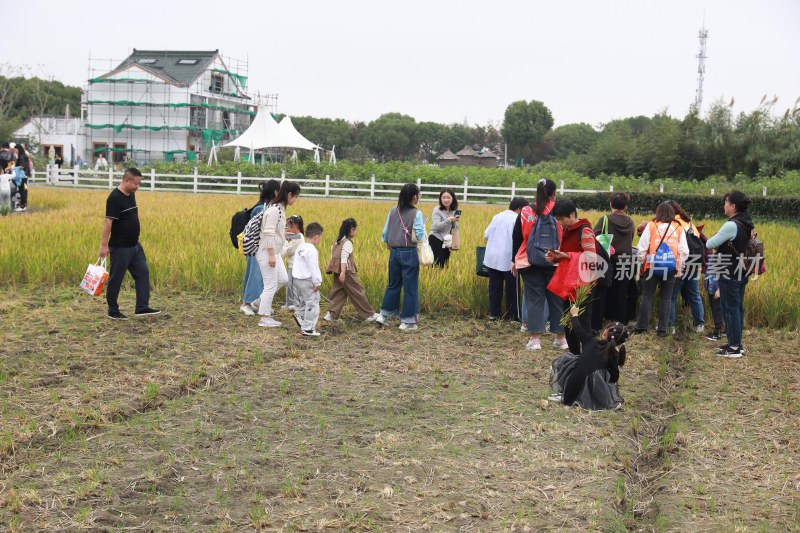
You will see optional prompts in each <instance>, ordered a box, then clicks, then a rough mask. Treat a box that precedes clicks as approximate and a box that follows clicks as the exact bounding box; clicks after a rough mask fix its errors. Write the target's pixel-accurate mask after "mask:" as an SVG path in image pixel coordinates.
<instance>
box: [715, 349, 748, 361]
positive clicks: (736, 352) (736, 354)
mask: <svg viewBox="0 0 800 533" xmlns="http://www.w3.org/2000/svg"><path fill="white" fill-rule="evenodd" d="M742 355H743V354H742V349H741V348H731V347H730V346H728V347H727V348H723V349H721V350H720V351H719V352H717V356H718V357H727V358H729V359H739V358H740V357H741V356H742Z"/></svg>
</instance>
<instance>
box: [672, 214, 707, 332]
mask: <svg viewBox="0 0 800 533" xmlns="http://www.w3.org/2000/svg"><path fill="white" fill-rule="evenodd" d="M669 203H670V205H672V209H674V210H675V221H676V222H678V223H679V224H680V225H681V227H682V228H683V231H684V232H686V245H687V246H688V247H689V259H688V261H687V262H686V265H685V266H686V268H685V269H684V273H683V275H682V276H680V277H678V278H676V279H675V288H674V289H673V291H672V305H671V307H670V314H669V326H670V327H671V328H673V331H674V328H675V324H676V322H677V313H676V304H677V303H678V296H680V295H683V301H684V302H686V303H687V304H688V305H689V309H690V310H691V312H692V318H694V330H695V332H697V333H703V332H704V331H705V329H706V311H705V308H703V297H702V296H700V272H701V270H702V267H703V265H704V263H705V245H704V244H703V240H702V239H701V234H700V230H699V229H698V228H697V226H695V225H694V224H693V223H692V217H691V216H690V215H689V213H687V212H686V211H685V210H684V209H683V208H682V207H681V205H680V204H679V203H678V202H676V201H674V200H669Z"/></svg>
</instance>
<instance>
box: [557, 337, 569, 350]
mask: <svg viewBox="0 0 800 533" xmlns="http://www.w3.org/2000/svg"><path fill="white" fill-rule="evenodd" d="M553 348H558V349H559V350H569V343H568V342H567V341H566V339H565V340H563V341H560V340H558V339H556V340H554V341H553Z"/></svg>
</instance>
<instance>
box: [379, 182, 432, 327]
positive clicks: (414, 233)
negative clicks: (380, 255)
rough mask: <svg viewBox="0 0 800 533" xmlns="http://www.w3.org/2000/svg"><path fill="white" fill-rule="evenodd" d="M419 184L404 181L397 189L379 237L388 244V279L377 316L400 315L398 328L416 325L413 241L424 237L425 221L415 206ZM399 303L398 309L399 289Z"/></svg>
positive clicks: (383, 318)
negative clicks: (396, 194)
mask: <svg viewBox="0 0 800 533" xmlns="http://www.w3.org/2000/svg"><path fill="white" fill-rule="evenodd" d="M418 201H419V188H418V187H417V186H416V185H415V184H413V183H407V184H405V185H403V188H402V189H400V195H399V198H398V200H397V206H396V207H394V208H392V209H391V210H390V211H389V214H388V215H387V217H386V224H384V226H383V234H382V235H381V240H382V241H383V242H385V243H386V247H387V248H389V283H388V284H387V285H386V292H385V293H384V295H383V303H382V304H381V314H380V317H379V318H378V319H377V322H379V323H380V324H386V320H387V319H388V318H392V317H393V318H400V329H402V330H415V329H417V322H418V321H419V320H418V314H419V294H418V288H419V255H418V253H417V242H419V241H423V240H424V239H425V222H424V221H423V218H422V212H421V211H420V210H419V209H417V208H416V203H417V202H418ZM401 292H402V293H403V307H402V311H401V309H400V293H401Z"/></svg>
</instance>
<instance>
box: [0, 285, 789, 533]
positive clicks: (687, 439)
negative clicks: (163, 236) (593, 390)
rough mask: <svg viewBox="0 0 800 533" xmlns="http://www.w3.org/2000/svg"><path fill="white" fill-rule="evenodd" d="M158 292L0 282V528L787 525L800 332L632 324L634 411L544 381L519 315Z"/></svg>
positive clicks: (629, 398) (543, 360)
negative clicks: (295, 316)
mask: <svg viewBox="0 0 800 533" xmlns="http://www.w3.org/2000/svg"><path fill="white" fill-rule="evenodd" d="M132 296H133V295H132V291H130V290H124V291H123V300H122V304H123V307H126V306H127V307H128V308H129V307H131V304H132V302H131V301H130V299H131V298H132ZM154 296H155V297H154V303H155V304H157V305H160V306H161V307H162V308H163V309H164V311H165V312H164V314H163V315H161V316H159V317H153V318H149V319H143V320H131V321H129V322H112V321H109V320H108V319H107V318H105V313H104V305H103V302H102V301H99V300H93V299H91V298H90V297H88V296H86V295H82V294H79V293H78V292H77V290H72V289H63V290H51V291H49V292H47V291H45V292H42V291H36V292H34V291H30V290H13V291H12V292H10V293H7V295H6V296H4V298H3V299H2V300H0V323H2V331H0V338H2V343H0V529H4V528H5V529H9V530H12V531H16V530H18V531H30V530H53V531H56V530H69V531H72V530H78V529H91V530H96V531H247V530H253V529H263V530H267V531H327V530H329V531H420V530H422V531H425V530H429V531H536V530H558V531H565V530H566V531H584V530H601V531H625V530H640V531H687V530H692V531H699V530H705V531H730V530H739V531H779V530H780V531H783V530H800V464H799V463H800V453H799V450H798V448H799V447H800V446H799V445H798V437H799V436H800V358H799V357H798V353H797V346H798V342H799V341H800V335H799V334H797V333H789V332H782V331H770V330H748V331H746V333H745V339H746V347H747V349H748V352H747V355H746V356H745V357H744V358H743V359H741V360H728V359H720V358H717V357H714V356H713V355H712V354H713V351H712V344H711V343H709V342H707V341H705V340H702V339H699V338H697V337H696V336H695V335H693V334H690V333H688V332H687V331H685V330H684V331H679V332H678V335H677V336H676V337H674V338H670V339H657V338H655V337H654V336H637V337H634V338H633V339H632V340H631V341H630V343H629V362H628V364H627V365H626V366H625V367H624V368H623V369H622V377H621V379H620V384H619V385H620V391H621V393H622V395H623V397H624V398H625V404H624V407H623V408H622V409H621V410H620V411H616V412H586V411H581V410H578V409H575V408H567V407H564V406H561V405H559V404H554V403H550V402H547V401H546V400H545V398H546V397H547V395H548V394H549V382H548V380H549V373H548V368H549V364H550V362H551V360H552V359H554V358H555V357H557V356H558V355H559V354H558V352H557V351H556V350H555V349H553V348H550V338H548V337H545V339H544V341H545V342H544V343H543V346H544V347H545V349H543V350H542V351H538V352H531V351H526V350H525V349H524V345H525V340H526V339H525V335H524V334H523V333H520V332H519V329H518V327H517V326H516V325H515V324H513V323H491V322H487V321H484V320H479V319H469V318H464V317H460V316H448V315H445V316H436V317H428V316H426V317H423V322H422V324H421V328H420V330H419V331H416V332H402V331H398V330H397V328H396V327H392V328H380V327H378V326H375V325H371V324H364V323H360V322H358V321H357V320H356V318H355V315H354V312H353V310H352V308H349V307H346V308H345V313H344V316H345V317H349V318H346V319H345V320H344V321H342V323H340V324H339V325H337V326H332V325H329V324H325V325H323V326H321V329H322V331H323V333H324V335H323V336H322V337H321V338H316V339H313V338H306V337H302V336H300V335H298V333H297V331H296V328H294V327H292V326H294V323H293V322H292V321H291V319H290V318H289V315H288V313H283V314H280V315H279V317H280V318H283V319H284V327H283V328H280V329H277V330H271V329H270V330H267V329H263V328H258V327H257V326H256V322H257V318H256V317H245V316H244V315H243V314H242V313H240V312H239V311H238V305H237V304H236V302H235V301H233V299H231V300H230V301H222V300H221V299H220V298H218V297H207V296H204V295H200V294H194V295H192V294H190V295H187V294H177V293H176V294H169V293H160V294H157V295H154ZM126 298H127V299H126ZM714 346H716V345H714Z"/></svg>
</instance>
